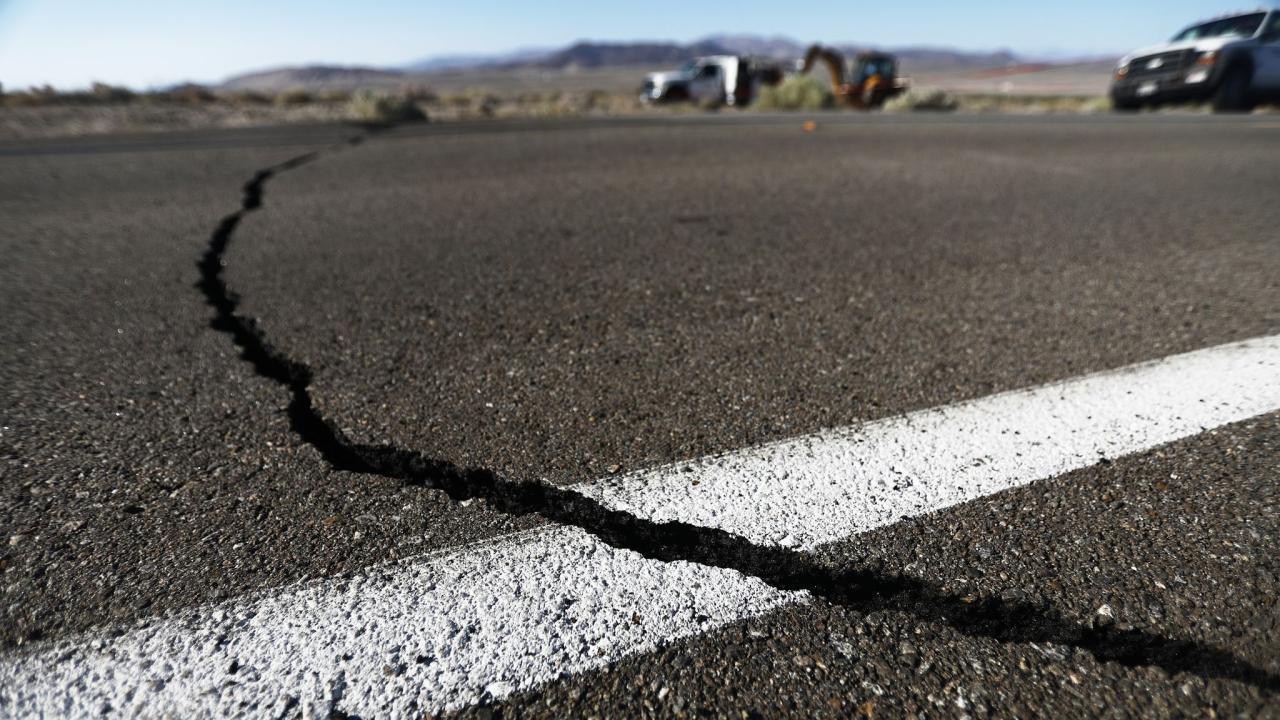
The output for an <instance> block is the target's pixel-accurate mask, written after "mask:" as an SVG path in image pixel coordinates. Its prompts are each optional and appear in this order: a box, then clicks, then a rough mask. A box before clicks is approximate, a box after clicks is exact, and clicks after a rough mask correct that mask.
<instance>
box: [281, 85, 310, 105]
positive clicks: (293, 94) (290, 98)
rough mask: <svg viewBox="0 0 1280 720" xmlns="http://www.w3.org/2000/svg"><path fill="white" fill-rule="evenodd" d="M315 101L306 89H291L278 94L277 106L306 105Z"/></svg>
mask: <svg viewBox="0 0 1280 720" xmlns="http://www.w3.org/2000/svg"><path fill="white" fill-rule="evenodd" d="M312 100H314V98H313V97H312V96H311V93H310V92H308V91H307V89H306V88H300V87H295V88H289V89H288V90H281V91H280V92H278V93H276V98H275V104H276V105H278V106H281V107H284V106H287V105H306V104H307V103H309V102H311V101H312Z"/></svg>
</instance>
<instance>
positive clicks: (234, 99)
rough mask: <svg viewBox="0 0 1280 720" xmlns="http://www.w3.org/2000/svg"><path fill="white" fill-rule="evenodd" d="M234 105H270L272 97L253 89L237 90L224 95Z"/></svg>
mask: <svg viewBox="0 0 1280 720" xmlns="http://www.w3.org/2000/svg"><path fill="white" fill-rule="evenodd" d="M223 97H224V98H225V99H226V100H227V101H228V102H230V103H231V104H232V105H240V106H247V105H270V104H271V98H270V97H268V96H266V95H263V94H262V93H260V92H256V91H253V90H237V91H235V92H233V93H229V94H227V95H224V96H223Z"/></svg>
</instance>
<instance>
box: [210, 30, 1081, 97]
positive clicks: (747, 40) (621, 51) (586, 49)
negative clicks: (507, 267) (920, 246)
mask: <svg viewBox="0 0 1280 720" xmlns="http://www.w3.org/2000/svg"><path fill="white" fill-rule="evenodd" d="M835 46H836V47H837V48H839V49H840V50H841V51H843V52H845V53H847V54H853V53H856V52H858V51H862V50H867V49H872V46H870V45H856V44H849V43H837V44H835ZM806 48H807V45H805V44H802V43H800V42H797V41H796V40H793V39H791V38H787V37H783V36H774V37H763V36H756V35H712V36H710V37H707V38H704V39H702V40H698V41H696V42H692V43H687V44H682V43H671V42H586V41H584V42H578V43H574V44H572V45H570V46H568V47H565V48H560V49H544V48H530V49H523V50H517V51H514V52H510V53H496V54H476V55H443V56H437V57H429V58H424V59H421V60H417V61H414V62H410V63H406V64H404V65H401V66H398V67H385V68H376V67H342V66H331V65H308V66H303V67H290V68H274V69H270V70H263V71H259V72H253V73H246V74H243V75H237V76H235V77H232V78H228V79H227V80H226V81H225V82H224V83H223V84H222V88H223V89H228V90H257V91H278V90H282V89H286V88H291V87H303V88H308V89H313V90H318V89H353V88H357V87H366V86H377V85H394V84H400V83H403V82H406V81H416V82H426V83H429V82H430V81H431V76H432V75H433V74H438V73H465V72H468V71H480V70H488V71H495V70H497V71H501V70H513V71H515V70H542V71H555V70H560V71H566V72H572V71H577V70H591V69H601V68H631V67H634V68H651V69H654V70H658V69H662V68H667V67H673V66H675V65H678V64H680V63H683V62H685V61H687V60H690V59H692V58H695V57H699V56H702V55H755V56H762V57H770V58H776V59H786V60H790V59H795V58H798V57H800V56H802V55H803V54H804V51H805V49H806ZM888 50H890V51H891V52H894V53H896V54H897V55H898V57H899V59H900V61H901V62H902V65H903V67H904V68H905V69H906V70H907V71H908V72H911V71H913V70H916V71H919V70H923V69H927V70H929V71H931V72H942V71H947V70H956V71H963V70H978V69H986V68H999V67H1007V66H1011V65H1019V64H1023V63H1028V62H1032V61H1034V58H1028V57H1022V56H1019V55H1016V54H1014V53H1012V52H1010V51H1007V50H999V51H994V52H970V51H965V50H953V49H947V48H928V47H905V48H888ZM1059 62H1062V60H1061V59H1060V60H1059Z"/></svg>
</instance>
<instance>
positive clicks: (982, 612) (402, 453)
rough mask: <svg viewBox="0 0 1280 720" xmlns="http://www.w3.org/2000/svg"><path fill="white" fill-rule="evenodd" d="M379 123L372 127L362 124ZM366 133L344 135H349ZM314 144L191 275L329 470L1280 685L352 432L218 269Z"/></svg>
mask: <svg viewBox="0 0 1280 720" xmlns="http://www.w3.org/2000/svg"><path fill="white" fill-rule="evenodd" d="M374 131H376V129H371V130H369V133H372V132H374ZM366 137H368V133H366V135H362V136H357V137H353V138H351V139H349V140H348V141H347V143H346V144H347V145H356V144H359V143H360V142H362V141H363V139H364V138H366ZM323 154H324V153H323V151H316V152H310V153H306V154H304V155H299V156H297V157H294V158H291V159H289V160H286V161H285V162H283V163H280V164H278V165H273V166H271V167H268V168H264V169H262V170H259V171H258V172H256V173H255V174H254V176H253V178H252V179H251V180H250V181H249V182H247V183H246V184H245V185H244V186H243V199H242V201H241V207H240V209H239V210H237V211H236V212H234V213H232V214H230V215H228V216H226V217H225V218H224V219H223V220H222V222H221V223H219V225H218V227H217V228H216V229H215V230H214V232H213V234H212V236H211V237H210V239H209V244H208V248H207V249H206V251H205V253H204V255H203V257H202V258H201V260H200V262H199V263H198V267H199V269H200V281H199V283H197V286H198V287H199V288H200V290H201V292H202V293H203V294H204V296H205V300H206V301H207V303H208V304H209V305H210V306H212V307H213V308H214V310H215V317H214V318H213V320H212V321H211V325H212V327H213V328H214V329H216V330H218V331H220V332H224V333H227V334H229V335H230V336H231V337H232V340H233V341H234V343H235V344H236V346H238V347H239V348H240V356H241V358H243V359H244V360H245V361H247V362H249V363H250V364H251V365H252V366H253V368H254V370H255V371H256V372H257V373H258V374H259V375H262V376H263V377H267V378H270V379H271V380H274V381H275V382H277V383H279V384H280V385H282V386H284V387H285V388H286V389H287V390H288V391H289V393H290V397H291V399H290V402H289V406H288V414H289V419H290V424H291V426H292V428H293V431H294V432H296V433H297V434H298V436H299V438H301V439H302V441H303V442H305V443H306V444H308V445H310V446H311V447H313V448H314V449H315V450H317V451H318V452H319V453H320V455H321V457H323V458H324V460H325V462H327V463H328V464H329V465H330V466H331V467H332V468H333V469H335V470H343V471H347V472H353V473H361V474H367V475H376V476H379V477H384V478H391V479H396V480H400V481H402V482H404V483H407V484H410V485H415V486H421V487H428V488H435V489H437V490H440V491H442V492H444V493H445V494H446V495H448V496H449V498H451V499H452V500H454V501H456V502H462V501H466V500H476V499H479V500H482V501H484V502H485V503H486V504H487V505H489V506H490V507H491V508H493V509H494V510H496V511H498V512H501V513H505V514H508V515H512V516H516V517H523V516H528V515H535V516H538V517H541V518H543V519H545V520H548V521H550V522H553V523H558V524H562V525H568V526H572V527H576V528H579V529H581V530H583V531H585V532H587V533H590V534H591V535H593V536H595V537H596V538H598V539H599V540H600V541H601V542H604V543H605V544H607V545H609V546H611V547H614V548H618V549H622V550H630V551H634V552H636V553H638V554H640V555H642V556H643V557H646V558H649V559H652V560H658V561H661V562H675V561H684V562H691V563H698V564H701V565H706V566H711V567H716V568H722V569H729V570H735V571H738V572H740V573H742V574H744V575H748V576H752V577H755V578H758V579H760V580H762V581H764V582H765V583H767V584H769V585H770V586H772V587H774V588H776V589H778V590H783V591H807V592H808V593H810V594H812V595H813V596H815V597H818V598H822V599H823V600H826V601H828V602H831V603H833V604H837V605H841V606H844V607H847V608H851V609H853V610H855V611H858V612H862V613H871V612H877V611H891V612H899V613H907V614H910V615H913V616H915V617H917V618H919V619H921V620H924V621H927V622H938V623H942V624H945V625H948V626H950V627H951V628H953V629H955V630H956V631H958V632H959V633H961V634H963V635H966V636H970V637H974V638H989V639H992V640H996V641H999V642H1005V643H1056V644H1060V645H1065V646H1070V647H1073V648H1079V649H1081V650H1084V651H1087V652H1089V653H1090V654H1091V655H1093V656H1094V657H1095V658H1096V659H1097V660H1098V661H1100V662H1115V663H1118V664H1120V665H1123V666H1126V667H1158V668H1161V669H1162V670H1164V671H1165V672H1167V673H1170V674H1176V673H1191V674H1194V675H1198V676H1201V677H1204V678H1218V679H1223V680H1232V681H1236V682H1241V683H1246V684H1249V685H1252V686H1254V687H1257V688H1259V689H1260V690H1263V691H1264V692H1267V693H1274V692H1277V691H1280V676H1277V675H1274V674H1271V673H1269V672H1267V671H1266V670H1265V669H1263V668H1261V667H1258V666H1256V665H1253V664H1251V663H1249V662H1248V661H1246V660H1244V659H1242V658H1240V657H1237V656H1235V655H1233V654H1232V653H1229V652H1227V651H1224V650H1220V649H1217V648H1214V647H1212V646H1209V645H1205V644H1202V643H1197V642H1195V641H1191V640H1180V639H1173V638H1166V637H1163V636H1160V635H1157V634H1154V633H1150V632H1146V631H1144V630H1139V629H1121V628H1119V627H1116V626H1114V625H1101V626H1099V625H1093V626H1087V625H1082V624H1080V623H1079V622H1076V621H1074V620H1072V619H1070V618H1069V617H1067V616H1065V615H1063V614H1062V613H1060V612H1057V611H1055V610H1053V609H1051V608H1045V607H1040V606H1038V605H1033V604H1031V603H1027V602H1022V601H1010V600H1003V599H999V598H994V597H987V598H973V597H971V596H961V595H958V594H954V593H948V592H946V591H944V590H943V589H942V588H941V587H940V586H937V585H934V584H931V583H929V582H926V581H924V580H921V579H917V578H912V577H907V576H903V575H896V574H886V573H881V572H877V571H873V570H867V569H852V570H838V569H833V568H830V567H827V566H824V565H823V564H821V563H819V562H818V561H817V560H816V559H814V558H813V557H812V556H810V555H809V554H807V553H804V552H799V551H796V550H790V549H786V548H781V547H767V546H760V545H756V544H754V543H752V542H750V541H748V540H746V539H745V538H743V537H740V536H738V535H734V534H732V533H729V532H726V531H724V530H719V529H714V528H706V527H701V526H696V525H690V524H688V523H683V522H665V523H656V522H653V521H650V520H644V519H642V518H639V517H636V516H634V515H632V514H630V513H626V512H623V511H618V510H611V509H609V508H607V507H605V506H603V505H601V504H600V503H599V502H598V501H596V500H593V499H591V498H588V497H586V496H584V495H582V494H580V493H577V492H575V491H573V490H568V489H564V488H560V487H556V486H553V485H549V484H545V483H540V482H531V481H512V480H507V479H504V478H502V477H499V476H498V475H497V474H496V473H494V472H493V471H491V470H488V469H484V468H462V467H459V466H457V465H455V464H454V463H452V462H449V461H447V460H441V459H437V458H430V457H426V456H425V455H422V454H421V453H418V452H415V451H412V450H406V449H403V448H399V447H396V446H393V445H370V444H361V443H356V442H353V441H352V440H350V439H349V438H348V437H347V436H346V435H345V434H344V433H343V432H342V430H341V429H340V428H339V427H337V426H335V425H334V424H333V422H332V421H330V420H329V419H327V418H325V417H324V416H323V415H322V414H321V412H320V411H319V410H317V409H316V408H315V406H314V404H313V403H312V399H311V394H310V391H309V387H310V384H311V382H312V379H313V375H312V371H311V368H310V367H309V366H308V365H307V364H305V363H303V362H301V361H298V360H295V359H293V358H291V357H290V356H289V355H288V354H287V353H285V352H284V351H282V350H279V349H278V348H276V347H275V346H273V345H272V344H271V343H270V342H269V341H268V340H267V337H266V334H265V333H264V332H263V330H262V329H261V327H259V325H258V323H257V321H256V319H254V318H250V317H245V316H241V315H238V314H237V312H236V311H237V309H238V307H239V302H240V298H239V296H238V295H236V294H235V293H234V292H232V291H231V290H230V289H228V287H227V284H226V281H225V280H224V278H223V269H224V267H225V265H224V257H225V255H226V252H227V248H228V247H229V245H230V243H231V240H232V237H233V235H234V233H235V230H236V228H237V227H238V226H239V225H240V223H241V222H242V221H243V220H244V218H245V217H246V216H247V215H248V214H249V213H252V212H255V211H257V210H258V209H260V208H261V207H262V198H263V192H264V188H265V185H266V183H267V182H268V181H270V180H271V179H272V178H274V177H276V176H278V175H279V174H281V173H283V172H287V171H289V170H293V169H295V168H298V167H301V166H303V165H306V164H308V163H310V162H314V161H315V160H317V159H319V158H320V157H322V155H323Z"/></svg>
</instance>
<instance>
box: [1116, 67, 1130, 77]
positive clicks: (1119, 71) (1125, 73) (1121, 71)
mask: <svg viewBox="0 0 1280 720" xmlns="http://www.w3.org/2000/svg"><path fill="white" fill-rule="evenodd" d="M1126 77H1129V63H1125V64H1123V65H1119V66H1117V67H1116V79H1117V80H1123V79H1125V78H1126Z"/></svg>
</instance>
